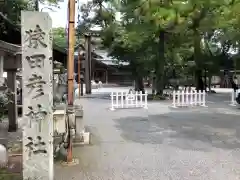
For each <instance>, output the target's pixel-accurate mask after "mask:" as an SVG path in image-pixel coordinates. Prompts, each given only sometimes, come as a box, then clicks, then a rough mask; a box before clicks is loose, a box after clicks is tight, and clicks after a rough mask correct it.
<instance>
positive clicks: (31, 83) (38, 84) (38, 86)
mask: <svg viewBox="0 0 240 180" xmlns="http://www.w3.org/2000/svg"><path fill="white" fill-rule="evenodd" d="M44 84H46V81H44V80H43V78H42V76H40V75H37V74H36V73H33V74H32V76H31V77H30V78H29V79H28V84H26V87H27V88H29V89H30V90H29V93H32V91H34V90H35V93H36V95H35V96H33V98H32V99H35V98H37V97H40V96H42V95H44V91H43V85H44Z"/></svg>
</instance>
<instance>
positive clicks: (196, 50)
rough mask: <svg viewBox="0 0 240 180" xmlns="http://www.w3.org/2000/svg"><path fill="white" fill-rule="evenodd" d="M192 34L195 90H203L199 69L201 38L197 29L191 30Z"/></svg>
mask: <svg viewBox="0 0 240 180" xmlns="http://www.w3.org/2000/svg"><path fill="white" fill-rule="evenodd" d="M193 33H194V61H195V65H196V66H195V67H196V69H195V83H196V89H197V90H203V89H204V85H203V84H204V83H203V80H202V69H201V64H200V63H201V36H200V33H199V31H198V29H197V28H194V29H193Z"/></svg>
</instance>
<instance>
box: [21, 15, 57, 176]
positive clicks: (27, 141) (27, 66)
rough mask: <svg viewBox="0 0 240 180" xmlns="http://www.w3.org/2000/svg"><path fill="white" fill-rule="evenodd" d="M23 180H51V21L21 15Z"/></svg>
mask: <svg viewBox="0 0 240 180" xmlns="http://www.w3.org/2000/svg"><path fill="white" fill-rule="evenodd" d="M21 22H22V23H21V24H22V29H21V35H22V68H23V71H22V80H23V122H25V124H24V127H23V177H24V178H23V179H24V180H27V179H28V180H30V179H31V180H53V178H54V177H53V176H54V174H53V136H52V135H53V112H52V106H53V87H52V79H53V74H52V73H53V68H52V66H53V65H52V63H53V60H52V21H51V18H50V17H49V15H48V14H47V13H43V12H31V11H22V15H21Z"/></svg>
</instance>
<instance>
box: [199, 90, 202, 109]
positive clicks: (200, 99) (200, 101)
mask: <svg viewBox="0 0 240 180" xmlns="http://www.w3.org/2000/svg"><path fill="white" fill-rule="evenodd" d="M201 103H202V91H201V90H199V91H198V105H199V106H201Z"/></svg>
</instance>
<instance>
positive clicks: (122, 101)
mask: <svg viewBox="0 0 240 180" xmlns="http://www.w3.org/2000/svg"><path fill="white" fill-rule="evenodd" d="M121 107H122V108H124V100H123V91H122V92H121Z"/></svg>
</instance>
